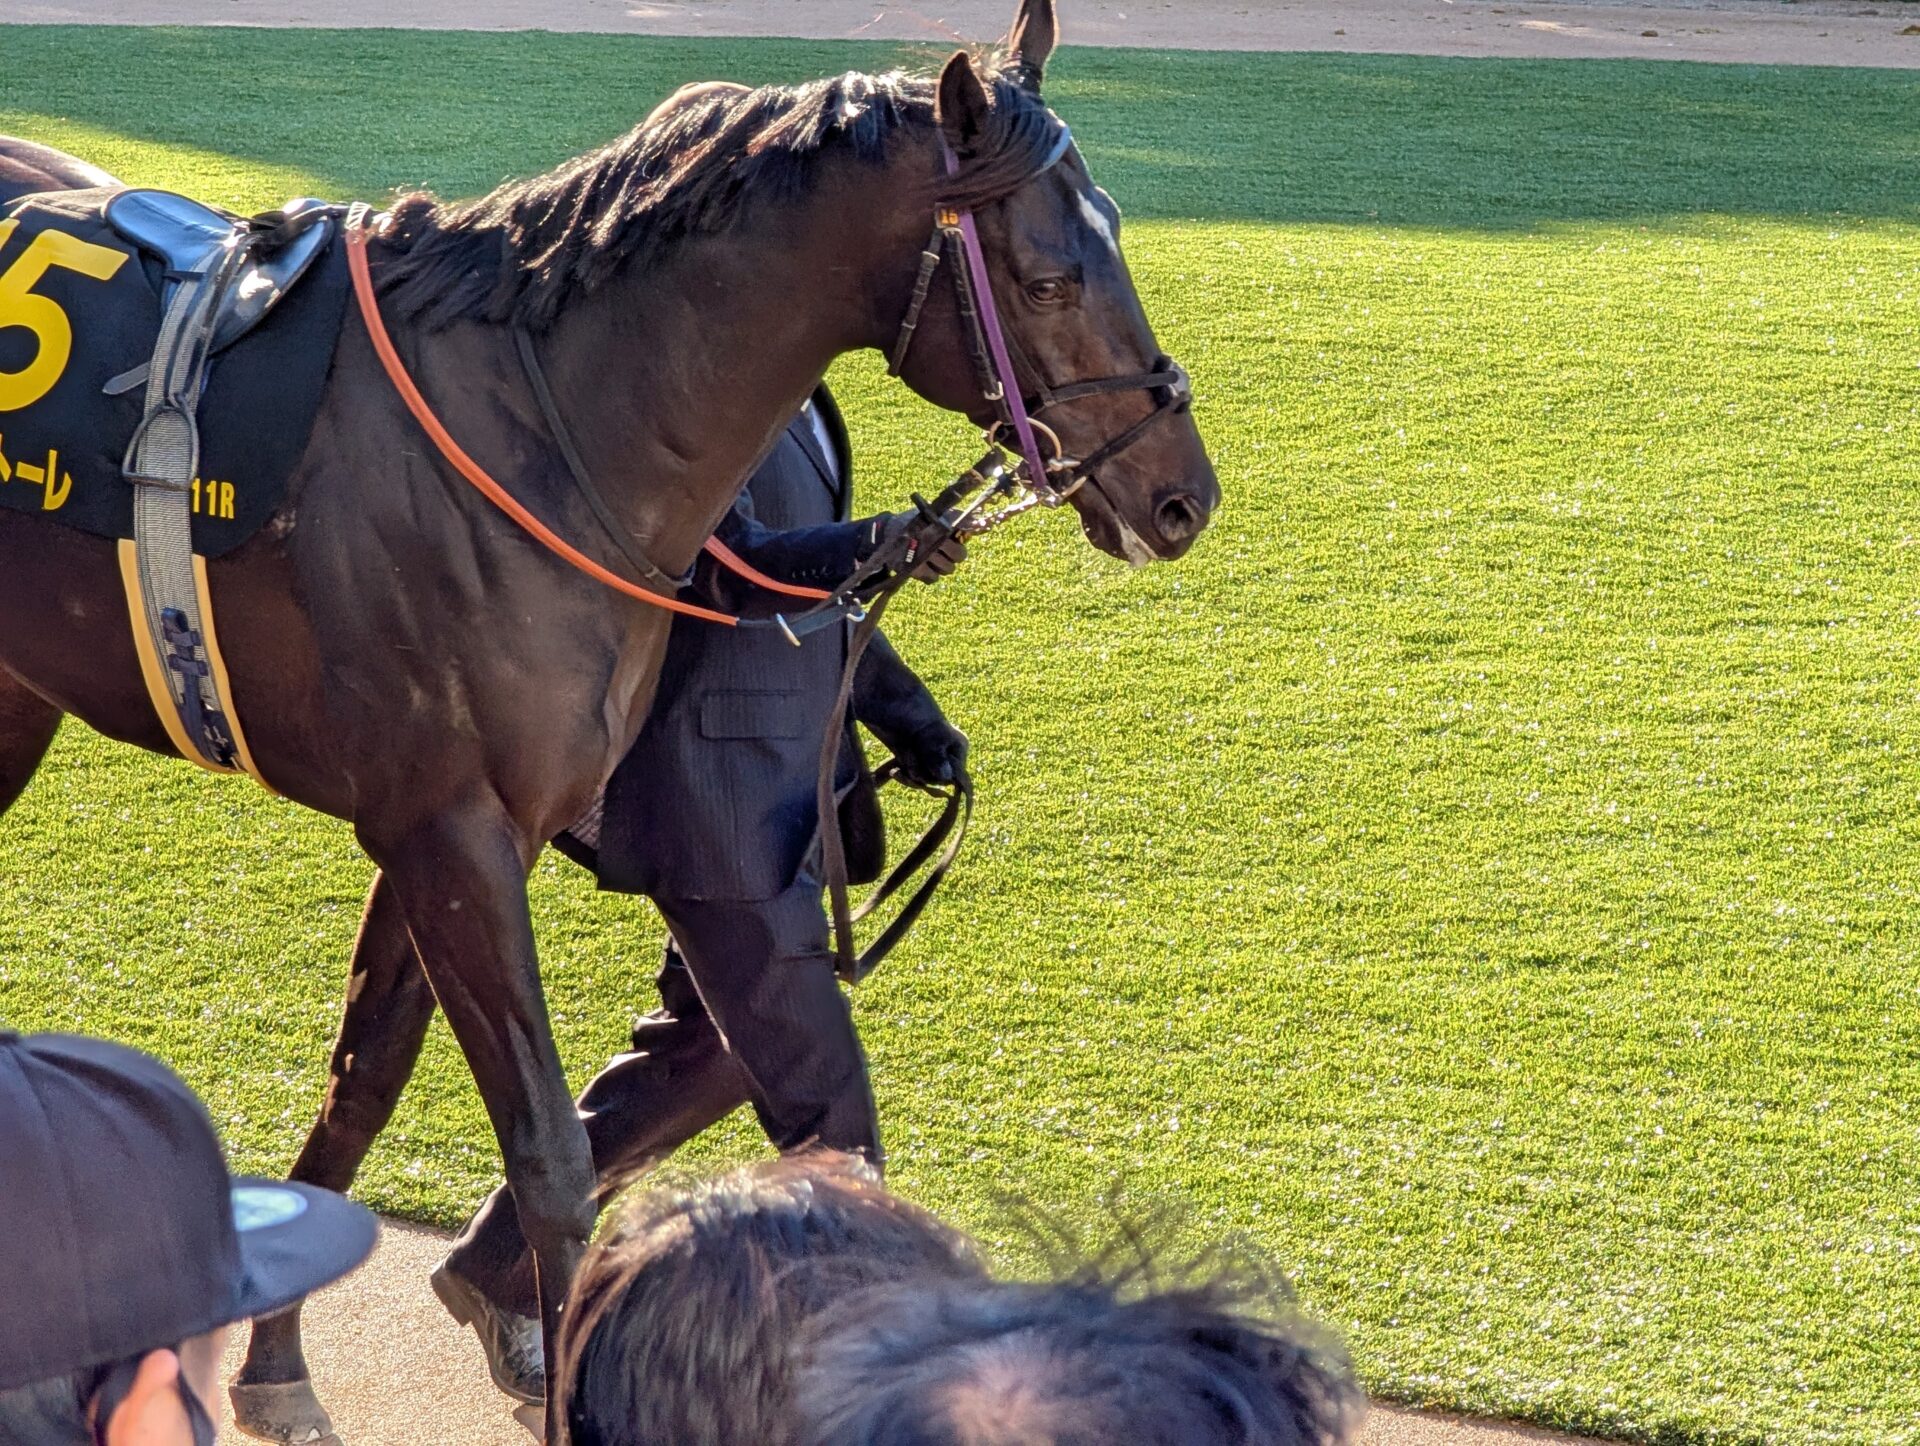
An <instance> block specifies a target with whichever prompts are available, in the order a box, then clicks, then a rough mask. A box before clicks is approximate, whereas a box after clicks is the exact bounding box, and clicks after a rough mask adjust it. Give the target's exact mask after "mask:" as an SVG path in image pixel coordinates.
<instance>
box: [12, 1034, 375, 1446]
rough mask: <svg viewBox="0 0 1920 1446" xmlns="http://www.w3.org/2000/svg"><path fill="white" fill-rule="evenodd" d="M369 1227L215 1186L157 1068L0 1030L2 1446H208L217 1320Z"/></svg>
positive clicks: (162, 1069)
mask: <svg viewBox="0 0 1920 1446" xmlns="http://www.w3.org/2000/svg"><path fill="white" fill-rule="evenodd" d="M375 1229H376V1227H375V1224H374V1220H373V1216H372V1215H370V1214H369V1213H368V1212H367V1211H365V1210H364V1209H362V1208H361V1207H360V1206H358V1205H354V1204H350V1203H349V1202H348V1201H346V1200H344V1199H342V1198H341V1197H340V1196H338V1195H334V1194H332V1193H330V1192H328V1191H325V1190H314V1189H311V1188H309V1187H306V1186H303V1185H288V1184H284V1183H281V1182H279V1181H274V1180H252V1179H235V1178H234V1177H232V1176H230V1175H229V1174H228V1173H227V1166H226V1161H225V1159H224V1158H223V1157H222V1155H221V1152H220V1142H219V1139H218V1138H217V1137H216V1136H215V1134H214V1131H213V1126H212V1124H211V1123H210V1122H209V1121H208V1119H207V1115H206V1111H205V1110H203V1109H202V1108H201V1106H200V1102H199V1101H198V1100H197V1099H195V1098H194V1096H193V1093H192V1092H191V1091H190V1090H188V1088H187V1087H186V1086H185V1085H184V1084H182V1083H181V1082H180V1081H179V1080H178V1079H177V1078H175V1076H174V1075H173V1074H172V1073H171V1072H170V1071H169V1070H168V1069H167V1068H166V1066H165V1065H162V1064H160V1063H159V1062H158V1061H157V1060H153V1059H149V1058H148V1057H147V1056H146V1055H143V1054H139V1053H137V1052H135V1051H133V1050H130V1049H126V1048H123V1047H121V1046H119V1045H114V1044H107V1043H105V1042H103V1041H100V1040H92V1039H80V1038H75V1037H72V1036H64V1035H50V1034H48V1035H35V1036H31V1037H26V1038H23V1037H21V1036H20V1035H18V1034H14V1033H12V1032H10V1031H0V1281H4V1282H5V1291H6V1305H5V1308H4V1309H0V1441H4V1442H6V1443H7V1446H122V1443H128V1442H133V1441H140V1442H143V1443H144V1442H154V1443H167V1446H172V1443H175V1442H178V1443H182V1446H185V1443H197V1446H208V1443H211V1442H212V1440H213V1426H212V1417H211V1413H210V1412H209V1410H208V1408H207V1406H206V1402H208V1401H210V1400H211V1399H212V1394H213V1390H214V1388H215V1386H216V1384H217V1380H216V1376H217V1372H218V1369H219V1364H220V1352H221V1346H222V1344H223V1342H224V1340H225V1337H226V1331H227V1328H228V1326H230V1325H231V1324H233V1323H234V1322H236V1321H242V1320H248V1319H251V1318H252V1317H254V1316H259V1315H268V1314H271V1313H272V1312H274V1311H277V1310H280V1309H283V1308H284V1307H286V1306H289V1305H292V1304H293V1303H294V1302H296V1301H298V1300H300V1299H301V1298H302V1297H304V1296H306V1295H308V1294H309V1293H310V1292H312V1291H314V1290H317V1289H318V1288H319V1287H320V1286H322V1285H325V1284H327V1283H328V1282H329V1281H331V1280H334V1279H335V1278H337V1277H339V1276H341V1275H344V1274H346V1273H347V1271H349V1270H351V1269H353V1267H354V1266H356V1265H358V1264H359V1263H360V1262H361V1261H362V1260H364V1259H365V1258H366V1256H367V1253H368V1252H369V1251H370V1250H372V1248H373V1241H374V1234H375Z"/></svg>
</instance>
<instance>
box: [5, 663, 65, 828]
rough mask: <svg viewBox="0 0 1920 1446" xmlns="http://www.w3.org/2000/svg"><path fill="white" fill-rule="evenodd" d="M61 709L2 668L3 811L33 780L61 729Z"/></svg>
mask: <svg viewBox="0 0 1920 1446" xmlns="http://www.w3.org/2000/svg"><path fill="white" fill-rule="evenodd" d="M60 716H61V715H60V710H59V709H58V708H56V707H54V706H53V704H51V703H49V702H48V701H47V700H46V699H45V698H42V697H41V696H40V695H39V694H38V693H36V692H34V691H33V690H32V689H30V688H28V687H27V685H26V684H25V683H23V682H21V681H20V680H19V679H18V678H16V677H14V676H13V674H11V673H9V672H8V671H7V670H6V669H5V668H0V813H5V812H6V811H7V810H8V809H10V808H12V807H13V801H14V800H15V799H17V798H18V797H19V796H20V795H21V793H22V792H23V791H24V790H25V788H26V786H27V784H28V783H29V782H31V781H32V779H33V775H34V774H35V773H36V772H37V771H38V770H39V768H40V760H41V759H43V758H45V757H46V756H47V746H48V745H49V744H50V743H52V742H53V735H54V734H55V733H57V732H59V731H60Z"/></svg>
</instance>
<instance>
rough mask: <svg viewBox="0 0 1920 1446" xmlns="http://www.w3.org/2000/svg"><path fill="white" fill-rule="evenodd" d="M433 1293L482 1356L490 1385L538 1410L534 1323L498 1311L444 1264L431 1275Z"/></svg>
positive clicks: (541, 1394)
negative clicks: (470, 1334)
mask: <svg viewBox="0 0 1920 1446" xmlns="http://www.w3.org/2000/svg"><path fill="white" fill-rule="evenodd" d="M432 1280H433V1293H434V1294H435V1295H437V1296H439V1297H440V1304H442V1305H444V1306H445V1307H446V1308H447V1314H448V1315H450V1316H452V1317H453V1318H454V1319H455V1320H456V1321H458V1322H459V1323H460V1324H461V1325H463V1326H472V1327H473V1333H474V1334H475V1335H477V1336H479V1337H480V1348H481V1349H482V1350H484V1351H485V1352H486V1353H487V1371H488V1373H489V1374H490V1375H492V1377H493V1383H494V1385H496V1386H498V1387H499V1388H500V1389H501V1390H503V1391H505V1392H506V1393H507V1394H508V1395H509V1396H511V1397H513V1399H514V1400H516V1401H524V1402H525V1403H526V1404H528V1405H529V1406H538V1405H542V1404H544V1403H545V1401H546V1399H547V1362H546V1357H545V1355H544V1354H543V1352H542V1345H541V1340H540V1322H539V1321H537V1320H530V1319H528V1318H527V1317H526V1316H523V1315H517V1314H515V1313H514V1312H513V1311H510V1310H502V1309H501V1308H500V1307H499V1306H497V1305H495V1304H494V1303H493V1302H492V1301H490V1300H488V1299H487V1298H486V1297H485V1296H484V1295H482V1294H481V1293H480V1291H479V1288H478V1287H476V1286H474V1285H472V1284H470V1283H469V1282H467V1281H464V1280H462V1279H461V1278H460V1277H459V1276H458V1275H455V1274H454V1273H453V1271H451V1270H449V1269H448V1268H447V1264H446V1262H445V1261H442V1262H441V1263H440V1265H439V1266H438V1267H437V1268H436V1269H435V1270H434V1272H433V1277H432Z"/></svg>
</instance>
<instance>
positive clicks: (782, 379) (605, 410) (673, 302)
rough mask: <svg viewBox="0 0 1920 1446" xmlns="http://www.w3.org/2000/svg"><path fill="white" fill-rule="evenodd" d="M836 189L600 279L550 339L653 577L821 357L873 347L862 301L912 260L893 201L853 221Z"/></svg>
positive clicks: (596, 459) (721, 505)
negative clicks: (655, 565)
mask: <svg viewBox="0 0 1920 1446" xmlns="http://www.w3.org/2000/svg"><path fill="white" fill-rule="evenodd" d="M844 179H845V178H842V181H843V183H842V184H840V185H837V186H835V185H829V186H828V187H826V188H824V191H823V193H822V194H817V195H815V196H814V197H812V198H810V199H809V200H808V201H805V202H802V203H801V204H799V205H798V206H796V207H794V208H792V209H791V210H789V211H786V212H784V213H783V214H782V215H781V216H780V217H779V218H774V217H772V216H768V217H766V218H764V219H762V220H761V221H760V222H759V224H758V225H756V226H755V227H753V228H751V229H746V230H742V231H741V232H738V233H728V234H725V235H721V236H714V237H703V238H697V239H694V240H690V241H689V242H687V243H686V244H685V245H684V246H683V247H682V248H681V249H680V251H679V252H678V253H677V254H676V255H675V256H674V257H673V258H672V259H671V260H670V261H668V262H666V263H664V264H661V265H657V266H654V267H652V268H650V269H648V270H647V271H646V272H644V273H641V274H638V275H633V276H626V277H622V278H619V279H617V280H615V281H613V282H610V283H609V284H607V285H606V286H604V287H603V288H601V289H600V290H599V291H597V292H596V293H595V295H594V298H593V301H592V302H591V304H589V305H585V306H581V307H579V308H577V309H576V311H575V312H574V313H573V314H571V315H569V316H568V317H566V318H565V319H564V320H563V321H562V322H561V324H560V326H559V328H558V330H557V335H556V345H555V347H554V348H553V351H554V354H555V356H556V358H557V363H556V365H555V367H554V370H555V372H556V373H557V375H556V377H555V381H556V384H557V390H559V391H560V392H561V393H562V395H563V396H565V397H567V398H570V399H578V400H577V401H573V402H571V403H567V402H563V405H568V406H570V407H578V408H584V409H586V411H587V413H588V415H589V416H590V418H591V419H590V420H588V419H587V418H586V417H583V421H582V425H581V426H580V428H579V431H580V433H581V440H582V446H583V450H587V451H588V452H589V453H590V456H589V459H588V460H589V465H590V466H591V467H593V469H594V470H595V472H596V473H600V472H603V471H604V473H605V475H606V476H607V478H608V486H607V489H606V490H607V491H608V492H609V493H610V494H612V495H613V505H614V506H615V507H616V508H617V509H618V510H620V511H621V512H622V513H623V514H624V520H625V521H626V522H627V523H628V525H629V526H630V528H631V529H632V530H633V532H634V533H635V534H636V535H637V536H638V537H640V538H641V539H642V540H643V541H644V542H645V543H646V545H647V546H648V547H649V549H650V550H651V551H652V552H653V553H654V556H655V559H656V560H657V561H658V562H659V563H660V564H661V565H662V566H663V567H666V568H668V569H670V570H672V569H678V568H680V567H683V566H686V565H689V564H690V563H691V562H692V559H693V557H694V555H695V553H696V552H697V551H698V550H699V547H700V544H701V543H702V542H703V541H704V540H705V539H706V537H707V536H708V535H709V534H710V533H711V532H712V530H713V528H714V527H715V526H717V525H718V523H719V521H720V519H721V518H722V517H723V516H725V514H726V511H727V508H728V507H729V506H731V505H732V502H733V499H734V497H735V495H736V494H737V493H738V491H739V487H740V484H741V482H742V481H743V480H744V479H745V478H746V476H747V474H748V473H749V471H750V470H751V469H752V467H753V466H754V464H755V463H756V462H757V461H758V460H759V459H760V458H761V457H762V456H763V455H764V454H765V453H766V451H767V450H768V448H769V447H771V445H772V444H773V441H774V439H775V437H776V436H777V435H778V433H779V431H780V428H781V427H783V426H784V425H785V424H786V423H787V421H788V420H789V419H790V418H791V417H792V416H793V415H794V413H795V412H796V411H798V410H799V407H800V404H801V403H802V402H803V401H805V400H806V398H807V396H808V394H809V393H810V392H811V391H812V389H813V387H814V386H815V385H816V384H817V382H818V381H819V379H820V377H821V375H822V374H823V373H824V372H825V371H826V369H827V365H828V363H830V362H831V361H832V360H833V359H834V358H835V357H836V356H838V355H840V354H841V353H843V352H846V351H850V350H854V349H856V348H860V347H866V346H875V345H880V344H882V341H883V340H884V339H883V338H880V337H879V336H877V335H876V334H875V331H876V327H877V325H878V323H877V320H876V318H877V316H878V315H879V310H878V309H876V306H875V302H874V297H875V295H876V293H877V292H883V291H885V290H887V289H889V288H890V287H891V286H892V285H893V283H894V278H892V276H891V273H892V272H894V271H898V270H900V269H901V268H902V267H904V266H910V265H911V259H910V258H911V257H912V256H913V255H914V254H915V253H916V252H917V245H916V243H915V242H908V241H905V240H903V238H905V237H907V236H908V235H909V234H911V233H912V224H911V223H909V221H908V219H907V213H906V207H905V204H904V203H902V202H900V201H898V200H895V201H892V202H881V203H879V204H878V205H877V206H876V205H874V204H873V203H872V202H871V201H870V202H869V204H868V207H867V209H866V210H865V211H864V212H861V211H849V210H848V209H847V206H848V198H847V197H846V196H845V195H844V194H839V193H841V192H844V191H845V189H846V187H845V184H844ZM866 186H867V187H869V188H871V193H872V194H875V195H882V194H886V192H885V191H884V190H883V189H882V188H881V187H880V186H879V185H878V184H877V182H876V178H875V177H874V176H873V173H871V172H869V174H868V177H867V178H866ZM898 189H899V188H898V187H897V186H896V187H895V188H894V190H895V191H896V192H897V190H898ZM895 211H898V212H899V213H900V214H898V215H894V214H892V213H893V212H895ZM850 215H851V216H858V218H859V222H858V224H857V225H850V224H848V222H847V218H848V217H849V216H850ZM589 439H591V440H590V441H589Z"/></svg>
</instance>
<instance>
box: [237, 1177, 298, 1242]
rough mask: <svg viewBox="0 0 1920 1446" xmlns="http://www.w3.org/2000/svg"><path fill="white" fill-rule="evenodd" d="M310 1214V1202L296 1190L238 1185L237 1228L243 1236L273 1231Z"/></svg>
mask: <svg viewBox="0 0 1920 1446" xmlns="http://www.w3.org/2000/svg"><path fill="white" fill-rule="evenodd" d="M306 1213H307V1198H306V1196H304V1195H302V1194H300V1193H299V1192H298V1191H296V1190H280V1189H275V1188H274V1187H272V1186H269V1185H236V1186H234V1189H233V1228H234V1229H235V1230H237V1231H239V1232H240V1233H241V1234H242V1235H246V1234H249V1233H250V1232H252V1231H255V1230H271V1229H272V1228H273V1227H274V1226H276V1225H285V1224H286V1223H287V1222H288V1221H289V1220H298V1219H299V1218H300V1217H301V1216H302V1215H304V1214H306Z"/></svg>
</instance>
